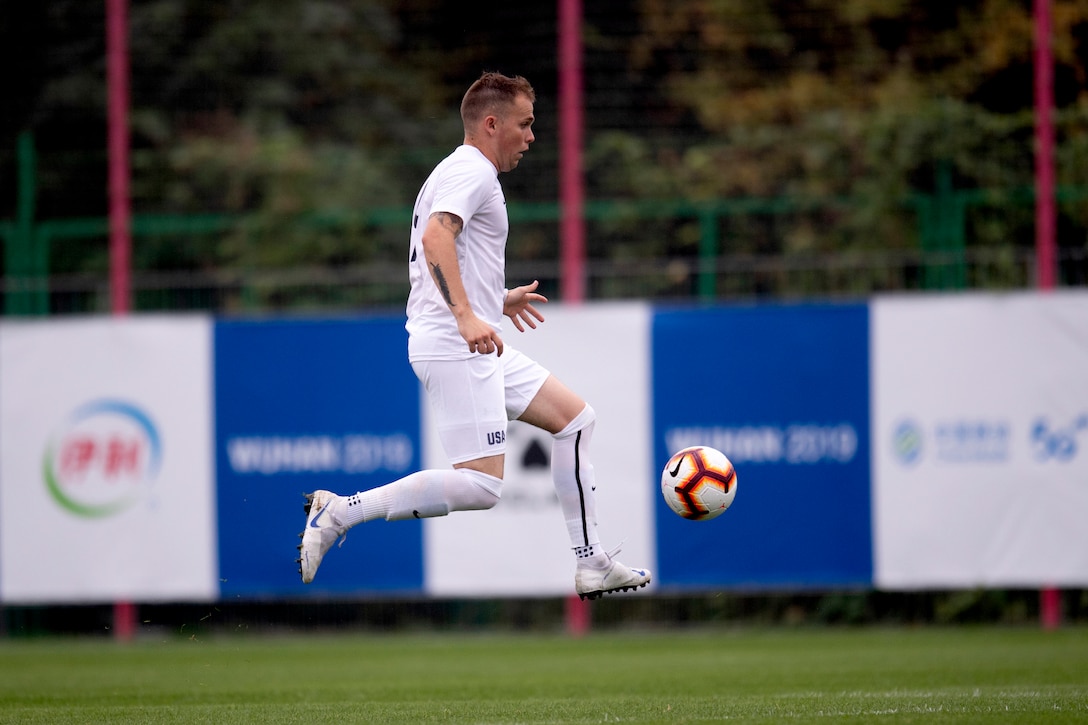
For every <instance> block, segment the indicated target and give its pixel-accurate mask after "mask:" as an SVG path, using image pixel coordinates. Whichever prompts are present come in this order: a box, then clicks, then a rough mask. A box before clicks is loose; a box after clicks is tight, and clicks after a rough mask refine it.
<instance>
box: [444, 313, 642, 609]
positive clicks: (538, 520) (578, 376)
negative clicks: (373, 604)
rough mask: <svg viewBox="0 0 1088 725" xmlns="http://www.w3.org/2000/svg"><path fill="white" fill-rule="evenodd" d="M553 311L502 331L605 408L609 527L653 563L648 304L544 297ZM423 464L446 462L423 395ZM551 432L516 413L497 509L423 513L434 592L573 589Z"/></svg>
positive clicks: (605, 529) (598, 448)
mask: <svg viewBox="0 0 1088 725" xmlns="http://www.w3.org/2000/svg"><path fill="white" fill-rule="evenodd" d="M542 311H543V312H544V315H545V317H546V318H547V321H546V322H545V323H544V324H542V325H540V326H539V327H538V328H537V329H536V330H527V331H526V332H525V333H519V332H518V331H517V330H515V329H514V328H513V327H512V326H511V325H509V324H507V326H506V327H505V329H504V330H503V341H504V342H505V343H506V344H509V345H512V346H514V347H517V348H518V349H519V350H521V351H522V352H524V353H526V354H528V355H529V356H531V357H533V358H534V359H536V360H537V361H538V362H540V363H541V364H542V365H544V366H545V367H546V368H548V369H549V370H551V372H552V373H553V374H554V375H555V376H556V377H557V378H559V379H560V380H562V381H563V382H564V383H566V384H567V386H568V387H570V388H572V389H573V390H575V391H576V392H578V393H579V394H580V395H581V396H582V397H583V398H585V399H586V400H587V401H588V402H589V404H590V405H592V406H593V408H594V410H596V412H597V424H596V428H595V430H594V433H593V445H592V460H593V463H594V468H595V473H596V482H597V509H598V518H599V531H600V535H601V540H602V543H603V544H604V546H605V547H606V548H609V547H612V546H615V545H616V544H619V543H620V542H621V541H624V544H623V554H622V555H620V557H619V558H620V560H621V561H623V562H624V563H626V564H628V565H631V566H643V567H649V568H651V569H652V568H653V567H654V561H653V553H654V546H653V501H654V499H653V496H654V495H655V492H656V490H657V488H656V486H655V481H656V478H657V474H656V472H654V471H653V470H651V469H652V465H653V451H652V445H651V440H650V429H651V424H650V418H649V416H650V409H651V405H650V400H649V391H650V370H649V359H650V347H649V336H650V308H649V307H648V306H646V305H642V304H630V303H627V304H592V305H583V306H579V307H569V306H568V307H564V306H561V305H558V304H556V303H550V304H548V305H544V306H543V308H542ZM423 398H424V400H423V421H424V423H423V431H424V454H423V455H424V465H425V466H427V467H428V468H448V467H449V464H448V462H447V460H446V456H445V453H444V452H443V450H442V446H441V443H439V441H438V436H437V433H436V432H435V430H434V423H433V422H432V420H431V417H430V411H429V410H428V406H427V402H426V395H425V394H424V395H423ZM551 443H552V438H551V436H550V435H549V434H548V433H545V432H543V431H540V430H538V429H536V428H533V427H531V426H527V425H525V424H523V423H518V422H514V423H511V424H510V429H509V431H508V434H507V450H506V471H505V483H504V486H503V493H502V500H501V501H500V502H499V503H498V505H496V506H495V508H493V509H491V510H489V511H475V512H466V513H454V514H451V515H450V516H446V517H442V518H437V519H427V520H426V521H425V522H424V551H425V561H426V565H425V566H426V572H425V577H426V584H425V588H426V591H427V593H428V594H430V595H432V596H473V597H487V596H519V595H522V596H549V595H567V594H571V595H572V594H574V555H573V553H572V551H571V544H570V540H569V538H568V536H567V530H566V525H565V524H564V523H563V514H562V512H561V511H560V509H559V501H558V500H557V499H556V497H555V490H554V488H553V486H552V481H551V473H550V468H549V464H550V461H551Z"/></svg>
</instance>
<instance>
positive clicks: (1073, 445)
mask: <svg viewBox="0 0 1088 725" xmlns="http://www.w3.org/2000/svg"><path fill="white" fill-rule="evenodd" d="M1086 433H1088V413H1082V414H1081V415H1079V416H1078V417H1077V418H1076V419H1074V420H1073V421H1072V422H1070V423H1068V424H1066V425H1059V426H1053V425H1051V423H1050V421H1049V420H1048V419H1046V418H1039V419H1038V420H1036V421H1035V425H1033V426H1032V427H1031V446H1032V451H1033V452H1034V454H1035V458H1036V459H1037V460H1040V461H1051V460H1053V461H1061V462H1065V461H1071V460H1073V458H1074V457H1076V455H1077V443H1078V439H1079V438H1080V437H1081V436H1082V435H1084V434H1086ZM1085 437H1088V436H1085Z"/></svg>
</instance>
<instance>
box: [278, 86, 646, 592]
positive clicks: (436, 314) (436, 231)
mask: <svg viewBox="0 0 1088 725" xmlns="http://www.w3.org/2000/svg"><path fill="white" fill-rule="evenodd" d="M535 100H536V94H535V93H534V91H533V88H532V86H531V85H529V82H528V81H527V80H525V79H524V78H522V77H520V76H517V77H513V78H511V77H508V76H505V75H502V74H499V73H485V74H483V75H482V76H481V77H480V78H479V79H478V80H477V81H476V82H475V83H473V84H472V86H471V87H470V88H469V89H468V91H467V92H466V93H465V95H464V98H463V100H462V101H461V118H462V121H463V123H464V128H465V138H464V143H463V144H462V145H461V146H459V147H458V148H457V149H455V150H454V151H453V153H451V154H450V155H449V156H447V157H446V158H445V159H444V160H443V161H441V162H440V163H439V164H438V166H436V167H435V169H434V170H433V171H432V172H431V175H430V176H429V177H428V178H427V181H426V182H425V183H424V184H423V187H422V189H421V190H420V192H419V195H418V196H417V197H416V202H415V208H414V210H413V216H412V230H411V244H410V248H409V252H408V258H409V278H410V281H411V292H410V293H409V295H408V304H407V313H408V322H407V324H406V325H405V327H406V328H407V330H408V360H409V362H410V363H411V365H412V368H413V370H414V371H415V373H416V375H417V376H418V377H419V379H420V380H421V381H422V382H423V386H424V388H425V389H426V392H427V397H428V400H429V402H430V405H431V407H432V409H433V411H434V417H435V420H436V422H437V428H438V433H439V436H440V438H441V440H442V446H443V448H444V449H445V452H446V455H447V456H448V458H449V460H450V463H451V464H452V466H453V468H452V470H450V469H433V470H424V471H419V472H416V473H413V474H410V475H408V476H406V477H404V478H402V479H399V480H397V481H394V482H392V483H389V484H387V485H384V486H380V487H378V488H374V489H371V490H368V491H360V492H358V493H355V494H353V495H350V496H338V495H336V494H334V493H331V492H329V491H315V492H313V493H312V494H308V495H307V499H308V503H307V506H306V512H307V514H308V517H307V520H306V529H305V531H304V532H303V533H302V544H301V545H300V546H299V550H300V551H301V554H300V558H299V560H298V562H299V564H300V569H299V571H300V573H301V574H302V581H303V582H305V583H310V582H311V581H313V579H314V575H315V574H316V573H317V569H318V567H319V566H320V565H321V560H322V557H324V556H325V554H326V552H328V550H329V548H330V547H331V546H332V545H333V543H335V542H336V541H337V540H338V539H340V538H341V537H342V536H343V535H344V534H345V533H346V532H347V530H348V529H349V528H351V527H352V526H355V525H356V524H359V523H363V522H366V521H373V520H375V519H385V520H387V521H397V520H401V519H412V518H428V517H432V516H445V515H446V514H448V513H450V512H451V511H473V510H482V509H489V508H491V507H492V506H494V505H495V504H496V503H497V502H498V500H499V496H500V494H501V491H502V485H503V462H504V454H505V451H506V427H507V421H508V420H514V419H516V420H521V421H525V422H526V423H529V424H531V425H534V426H536V427H538V428H541V429H543V430H545V431H548V432H549V433H551V435H552V438H553V443H552V480H553V482H554V484H555V489H556V492H557V493H558V497H559V502H560V507H561V509H562V512H563V516H564V518H565V519H566V523H567V531H568V533H569V535H570V542H571V547H572V548H573V550H574V557H575V576H574V587H575V591H576V592H577V593H578V595H579V596H580V597H582V598H583V599H596V598H598V597H600V596H601V595H602V594H606V593H608V592H616V591H626V590H628V589H637V588H638V587H643V586H645V585H646V584H647V583H649V581H650V572H649V571H647V570H645V569H635V568H631V567H628V566H625V565H624V564H622V563H620V562H619V561H617V560H616V559H614V558H613V556H614V555H615V553H616V552H615V551H612V552H608V551H605V550H604V549H603V548H602V547H601V542H600V538H599V536H598V534H597V505H596V497H595V494H594V479H593V466H592V464H591V463H590V457H589V445H590V440H591V438H592V436H593V427H594V422H595V419H596V414H595V413H594V410H593V408H592V407H591V406H589V405H588V404H587V403H586V402H585V401H584V400H582V398H581V397H579V396H578V395H577V394H576V393H575V392H574V391H572V390H571V389H570V388H568V387H567V386H566V385H564V384H563V383H561V382H560V381H559V380H558V379H557V378H556V377H555V376H553V375H551V374H550V373H549V372H548V371H547V370H545V369H544V368H543V367H542V366H541V365H540V364H538V363H537V362H536V361H534V360H532V359H530V358H529V357H528V356H526V355H524V354H522V353H519V352H518V351H517V350H515V349H513V348H512V347H510V346H508V345H506V346H504V344H503V340H502V338H501V337H500V336H499V330H500V329H501V323H502V317H503V315H504V314H505V315H506V316H507V317H509V318H510V319H511V320H512V321H513V323H514V326H515V327H516V328H517V330H518V331H519V332H525V326H528V327H529V328H532V329H535V328H536V325H537V322H543V321H544V317H543V315H542V314H541V313H540V312H539V311H538V310H537V308H536V307H535V304H536V303H542V302H547V299H546V298H545V297H544V296H543V295H541V294H539V293H537V292H536V289H537V282H535V281H534V282H532V283H531V284H527V285H523V286H520V287H514V288H513V289H509V290H507V289H504V285H505V279H506V270H505V266H506V237H507V232H508V230H509V220H508V218H507V214H506V199H505V197H504V196H503V191H502V186H501V185H500V183H499V179H498V175H499V174H500V173H505V172H508V171H512V170H513V169H514V168H516V167H517V165H518V162H519V161H520V160H521V157H522V155H523V154H524V153H525V152H526V151H528V150H529V145H530V144H531V143H533V141H534V140H535V137H534V136H533V121H534V116H533V104H534V102H535Z"/></svg>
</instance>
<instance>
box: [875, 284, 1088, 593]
mask: <svg viewBox="0 0 1088 725" xmlns="http://www.w3.org/2000/svg"><path fill="white" fill-rule="evenodd" d="M872 323H873V324H872V330H873V332H872V335H873V429H874V441H875V442H874V445H875V454H874V464H873V485H874V526H875V552H876V553H875V577H876V583H877V585H878V586H880V587H884V588H889V589H911V588H925V587H974V586H1030V587H1035V586H1084V585H1086V584H1088V527H1085V526H1084V523H1083V519H1084V512H1085V511H1088V294H1085V293H1083V292H1075V293H1074V292H1060V293H1059V292H1055V293H1051V294H1046V295H1039V294H1027V293H1024V294H1007V295H968V296H959V297H947V296H942V297H925V298H918V297H911V298H909V299H900V298H880V299H877V300H875V301H874V302H873V317H872Z"/></svg>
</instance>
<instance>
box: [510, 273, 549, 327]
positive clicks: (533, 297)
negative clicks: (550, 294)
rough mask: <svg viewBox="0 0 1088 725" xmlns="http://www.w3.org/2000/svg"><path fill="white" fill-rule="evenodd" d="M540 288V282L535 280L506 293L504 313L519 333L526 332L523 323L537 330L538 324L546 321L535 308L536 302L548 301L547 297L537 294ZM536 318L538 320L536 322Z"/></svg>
mask: <svg viewBox="0 0 1088 725" xmlns="http://www.w3.org/2000/svg"><path fill="white" fill-rule="evenodd" d="M539 286H540V282H539V281H538V280H535V279H534V280H533V281H532V282H530V283H529V284H523V285H522V286H520V287H514V288H513V289H512V290H510V291H509V292H507V293H506V299H505V300H504V301H503V304H502V313H503V314H504V315H506V316H507V317H509V318H510V320H511V321H512V322H513V323H514V327H516V328H518V332H525V327H524V326H523V325H522V322H524V323H525V324H526V325H528V326H529V327H531V328H533V329H534V330H535V329H536V323H537V322H538V321H539V322H543V321H544V315H542V314H540V311H539V310H537V308H536V307H534V306H533V303H534V302H547V301H548V298H547V297H545V296H544V295H542V294H538V293H537V292H536V288H537V287H539ZM534 318H536V319H535V321H534Z"/></svg>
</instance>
